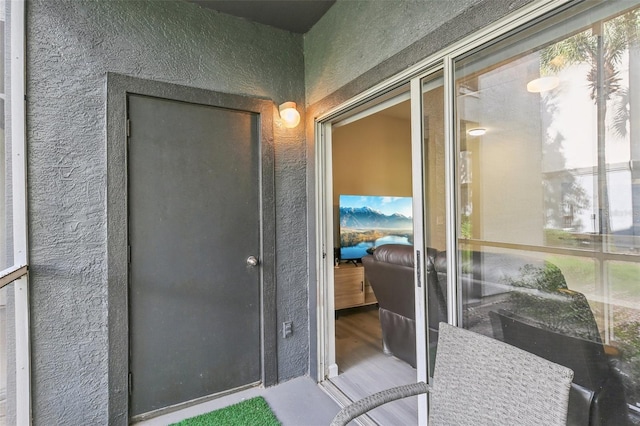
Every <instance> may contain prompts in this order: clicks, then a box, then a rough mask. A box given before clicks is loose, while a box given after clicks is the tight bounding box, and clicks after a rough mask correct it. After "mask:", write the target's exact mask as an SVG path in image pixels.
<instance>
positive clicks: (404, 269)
mask: <svg viewBox="0 0 640 426" xmlns="http://www.w3.org/2000/svg"><path fill="white" fill-rule="evenodd" d="M362 265H363V266H364V272H365V275H366V277H367V280H369V283H370V284H371V288H372V289H373V292H374V293H375V295H376V299H377V300H378V305H379V306H380V309H379V315H380V326H381V328H382V343H383V349H384V351H385V353H389V354H392V355H394V356H395V357H397V358H400V359H401V360H403V361H406V362H407V363H409V364H410V365H411V366H412V367H414V368H415V366H416V320H415V318H416V317H415V290H414V260H413V246H408V245H400V244H388V245H383V246H380V247H378V248H377V249H376V250H375V251H374V253H373V255H368V256H364V257H363V258H362Z"/></svg>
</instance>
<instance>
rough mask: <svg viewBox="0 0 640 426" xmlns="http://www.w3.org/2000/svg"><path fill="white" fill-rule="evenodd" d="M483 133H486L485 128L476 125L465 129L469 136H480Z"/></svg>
mask: <svg viewBox="0 0 640 426" xmlns="http://www.w3.org/2000/svg"><path fill="white" fill-rule="evenodd" d="M485 133H487V129H484V128H482V127H476V128H473V129H469V130H467V134H468V135H469V136H482V135H484V134H485Z"/></svg>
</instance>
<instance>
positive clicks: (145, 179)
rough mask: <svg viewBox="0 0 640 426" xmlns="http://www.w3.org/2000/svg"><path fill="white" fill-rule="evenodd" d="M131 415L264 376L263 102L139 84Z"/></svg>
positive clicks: (132, 198) (131, 108)
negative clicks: (229, 104) (178, 95)
mask: <svg viewBox="0 0 640 426" xmlns="http://www.w3.org/2000/svg"><path fill="white" fill-rule="evenodd" d="M128 113H129V119H130V138H129V151H128V179H129V189H128V206H129V244H130V250H131V257H130V266H129V273H130V276H129V286H130V287H129V303H130V305H129V335H130V342H129V344H130V346H129V348H130V374H131V376H130V380H131V390H130V396H131V401H130V415H131V416H136V415H139V414H142V413H147V412H150V411H153V410H157V409H161V408H164V407H167V406H170V405H174V404H179V403H182V402H186V401H190V400H193V399H196V398H199V397H203V396H207V395H211V394H214V393H218V392H221V391H225V390H229V389H233V388H236V387H240V386H244V385H248V384H255V383H258V382H260V380H261V371H262V369H261V349H260V348H261V337H260V336H261V333H260V294H261V293H260V270H259V268H260V267H259V266H251V265H249V264H248V262H247V259H248V258H249V257H250V256H255V257H256V258H259V255H260V198H259V197H260V185H259V182H260V180H259V171H260V167H259V165H260V141H259V116H258V115H257V114H255V113H248V112H244V111H237V110H231V109H223V108H216V107H211V106H205V105H198V104H193V103H186V102H178V101H172V100H167V99H161V98H154V97H148V96H138V95H129V96H128Z"/></svg>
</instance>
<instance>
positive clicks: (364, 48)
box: [304, 0, 480, 104]
mask: <svg viewBox="0 0 640 426" xmlns="http://www.w3.org/2000/svg"><path fill="white" fill-rule="evenodd" d="M479 1H480V0H384V1H371V0H338V1H337V2H336V3H335V4H334V5H333V6H332V7H331V9H329V11H328V12H327V14H326V15H325V16H323V17H322V19H321V20H320V21H319V22H318V23H317V24H316V25H314V26H313V28H312V29H311V30H310V31H309V32H308V33H307V34H305V36H304V50H305V74H306V95H307V96H306V99H307V103H308V104H313V103H314V102H316V101H318V100H320V99H322V98H324V97H325V96H327V95H328V94H330V93H332V92H333V91H335V90H337V89H338V88H340V87H342V86H343V85H344V84H346V83H348V82H349V81H351V80H353V79H354V78H356V77H358V76H359V75H361V74H362V73H363V72H364V71H367V70H369V69H371V68H373V67H374V66H376V65H378V64H379V63H380V62H382V61H384V60H385V59H388V58H390V57H391V56H393V55H394V54H396V53H398V52H399V51H400V50H402V49H404V48H406V47H407V46H409V45H411V44H412V43H414V42H416V41H418V40H420V39H421V38H422V37H424V36H425V35H427V34H429V33H431V32H432V31H434V30H435V29H436V28H438V27H439V26H440V25H442V24H443V23H444V22H446V21H448V20H450V19H451V18H453V17H454V16H456V15H457V14H459V13H460V12H462V11H463V10H465V9H467V8H468V7H469V6H471V5H473V4H474V3H478V2H479ZM420 59H422V58H420Z"/></svg>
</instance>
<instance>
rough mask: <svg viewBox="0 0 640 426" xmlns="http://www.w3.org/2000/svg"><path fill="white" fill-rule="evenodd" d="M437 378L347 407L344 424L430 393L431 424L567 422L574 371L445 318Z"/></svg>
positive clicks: (340, 425)
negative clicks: (391, 405)
mask: <svg viewBox="0 0 640 426" xmlns="http://www.w3.org/2000/svg"><path fill="white" fill-rule="evenodd" d="M438 339H439V340H438V354H437V356H436V365H435V370H434V376H433V383H432V384H431V385H427V384H425V383H422V382H420V383H413V384H410V385H406V386H400V387H396V388H392V389H388V390H386V391H382V392H379V393H376V394H373V395H370V396H368V397H366V398H364V399H361V400H359V401H356V402H354V403H352V404H350V405H348V406H346V407H344V408H343V409H342V410H340V412H339V413H338V414H337V415H336V417H335V418H334V419H333V422H332V423H331V425H332V426H344V425H346V424H347V423H349V422H350V421H351V420H353V419H354V418H356V417H358V416H360V415H362V414H365V413H366V412H368V411H369V410H372V409H374V408H376V407H379V406H380V405H383V404H386V403H388V402H391V401H395V400H397V399H400V398H404V397H407V396H412V395H418V394H421V393H425V392H429V393H430V394H431V399H430V403H429V424H430V425H461V426H465V425H474V426H476V425H492V426H502V425H503V426H512V425H515V424H517V425H520V426H538V425H550V426H553V425H557V426H561V425H562V426H564V425H565V424H566V420H567V405H568V401H569V388H570V386H571V381H572V379H573V371H572V370H571V369H569V368H566V367H563V366H560V365H558V364H555V363H553V362H551V361H548V360H545V359H543V358H540V357H538V356H536V355H533V354H531V353H528V352H525V351H523V350H521V349H518V348H516V347H514V346H511V345H507V344H506V343H504V342H500V341H498V340H495V339H492V338H490V337H486V336H483V335H480V334H477V333H473V332H471V331H468V330H464V329H461V328H457V327H453V326H451V325H449V324H446V323H441V324H440V327H439V338H438Z"/></svg>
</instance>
